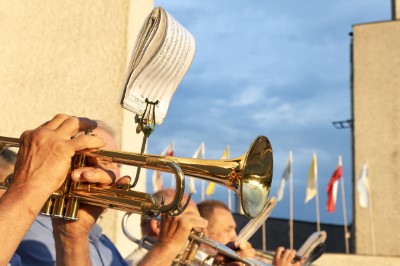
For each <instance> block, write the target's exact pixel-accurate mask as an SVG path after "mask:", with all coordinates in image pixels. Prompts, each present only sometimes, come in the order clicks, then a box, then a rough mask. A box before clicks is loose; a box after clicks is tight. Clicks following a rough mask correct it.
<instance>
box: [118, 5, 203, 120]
mask: <svg viewBox="0 0 400 266" xmlns="http://www.w3.org/2000/svg"><path fill="white" fill-rule="evenodd" d="M166 14H167V34H166V38H165V41H164V43H163V45H162V46H161V47H160V50H159V51H158V52H157V54H156V57H155V58H153V59H152V60H151V61H150V63H149V64H148V65H147V66H146V67H145V68H144V69H143V70H142V72H141V73H140V74H138V75H136V76H135V75H131V77H132V80H130V81H129V82H128V86H129V88H128V89H127V93H126V95H125V98H124V100H123V106H124V107H125V108H127V109H129V110H130V111H132V112H134V113H136V114H139V115H141V114H142V113H143V111H144V109H145V107H146V103H145V99H146V98H147V99H149V100H150V101H152V102H155V101H156V100H158V101H159V103H158V105H157V106H156V108H155V116H156V123H157V124H161V123H162V121H163V119H164V118H165V116H166V114H167V111H168V107H169V104H170V101H171V99H172V96H173V94H174V93H175V91H176V89H177V87H178V85H179V84H180V82H181V81H182V79H183V77H184V75H185V74H186V71H187V70H188V69H189V66H190V64H191V62H192V59H193V56H194V52H195V41H194V38H193V36H192V35H191V34H190V33H189V32H188V31H187V30H186V29H185V28H184V27H183V26H182V25H181V24H179V22H177V21H176V20H175V19H174V18H173V17H172V16H171V15H169V14H168V13H167V12H166Z"/></svg>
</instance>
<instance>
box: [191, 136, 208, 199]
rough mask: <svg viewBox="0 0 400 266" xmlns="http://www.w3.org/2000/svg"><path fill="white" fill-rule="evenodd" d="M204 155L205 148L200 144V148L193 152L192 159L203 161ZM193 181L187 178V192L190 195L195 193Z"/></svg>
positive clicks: (192, 178)
mask: <svg viewBox="0 0 400 266" xmlns="http://www.w3.org/2000/svg"><path fill="white" fill-rule="evenodd" d="M205 153H206V148H205V145H204V142H202V143H201V144H200V146H199V147H198V148H197V150H196V151H195V152H194V154H193V158H196V159H204V155H205ZM194 181H195V180H194V177H190V178H189V192H190V193H192V194H196V193H197V191H196V184H195V182H194Z"/></svg>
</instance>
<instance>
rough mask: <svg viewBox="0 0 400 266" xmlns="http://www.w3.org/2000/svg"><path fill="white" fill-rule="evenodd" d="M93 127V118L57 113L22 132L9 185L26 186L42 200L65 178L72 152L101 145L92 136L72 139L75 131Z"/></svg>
mask: <svg viewBox="0 0 400 266" xmlns="http://www.w3.org/2000/svg"><path fill="white" fill-rule="evenodd" d="M96 126H97V123H96V122H95V121H93V120H89V119H87V118H77V117H71V116H67V115H61V114H60V115H56V116H55V117H54V118H53V119H52V120H50V121H48V122H46V123H45V124H43V125H41V126H40V127H38V128H36V129H34V130H29V131H25V132H24V133H23V134H22V135H21V138H20V149H19V152H18V156H17V162H16V165H15V171H14V177H13V179H12V182H11V185H10V188H12V187H16V188H17V187H19V188H20V189H21V188H29V189H30V191H31V193H34V192H37V193H38V194H40V196H41V198H43V201H45V200H46V199H47V198H48V196H50V194H51V193H53V192H54V191H55V190H56V189H58V188H59V187H60V186H61V184H62V183H63V181H64V180H65V177H66V175H67V173H68V170H69V168H70V165H71V158H72V156H73V155H74V154H75V152H76V151H78V150H82V149H87V148H101V147H103V146H104V145H105V142H104V141H103V140H102V139H101V138H99V137H96V136H87V135H81V136H79V137H76V138H72V137H73V136H75V135H76V134H77V133H78V132H79V131H82V130H86V129H94V128H95V127H96ZM21 191H22V190H21ZM43 203H44V202H43Z"/></svg>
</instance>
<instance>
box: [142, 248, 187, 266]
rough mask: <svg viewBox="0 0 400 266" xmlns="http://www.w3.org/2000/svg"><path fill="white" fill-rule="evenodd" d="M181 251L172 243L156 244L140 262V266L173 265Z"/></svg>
mask: <svg viewBox="0 0 400 266" xmlns="http://www.w3.org/2000/svg"><path fill="white" fill-rule="evenodd" d="M179 251H180V250H177V249H176V248H174V247H173V246H172V245H155V246H154V248H153V249H151V250H150V251H149V252H148V253H147V254H146V256H144V258H143V259H142V260H141V261H140V262H139V263H138V266H153V265H172V263H173V261H174V259H175V257H176V256H177V255H178V254H179Z"/></svg>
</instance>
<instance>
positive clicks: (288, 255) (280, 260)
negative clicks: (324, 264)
mask: <svg viewBox="0 0 400 266" xmlns="http://www.w3.org/2000/svg"><path fill="white" fill-rule="evenodd" d="M295 256H296V250H291V249H285V248H284V247H278V248H277V249H276V250H275V255H274V258H273V261H272V265H275V266H286V265H297V266H300V265H301V263H300V262H299V261H296V262H295V261H293V259H294V258H295Z"/></svg>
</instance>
